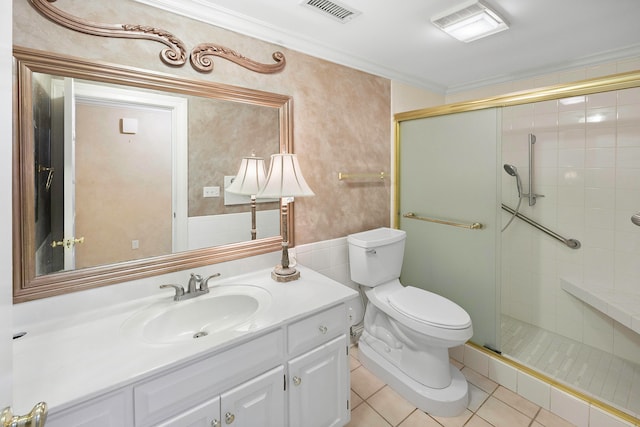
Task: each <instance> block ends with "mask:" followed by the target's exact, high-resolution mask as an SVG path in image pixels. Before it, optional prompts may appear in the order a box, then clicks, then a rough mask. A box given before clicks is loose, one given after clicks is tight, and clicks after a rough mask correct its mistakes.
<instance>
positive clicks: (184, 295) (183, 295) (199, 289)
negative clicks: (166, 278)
mask: <svg viewBox="0 0 640 427" xmlns="http://www.w3.org/2000/svg"><path fill="white" fill-rule="evenodd" d="M218 276H220V273H215V274H212V275H211V276H209V277H207V278H206V279H202V276H200V275H199V274H194V273H191V277H190V278H189V284H188V285H187V291H186V292H185V290H184V288H183V287H182V286H180V285H160V289H164V288H173V289H175V290H176V294H175V295H174V296H173V300H174V301H183V300H186V299H191V298H195V297H198V296H200V295H204V294H208V293H209V279H213V278H214V277H218Z"/></svg>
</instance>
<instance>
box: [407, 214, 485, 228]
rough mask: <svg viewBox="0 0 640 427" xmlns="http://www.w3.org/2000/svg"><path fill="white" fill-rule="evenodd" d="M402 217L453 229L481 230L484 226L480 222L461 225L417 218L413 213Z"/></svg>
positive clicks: (440, 220)
mask: <svg viewBox="0 0 640 427" xmlns="http://www.w3.org/2000/svg"><path fill="white" fill-rule="evenodd" d="M402 216H403V217H405V218H409V219H419V220H420V221H427V222H435V223H436V224H444V225H451V226H453V227H461V228H468V229H470V230H481V229H482V224H480V223H479V222H474V223H473V224H461V223H459V222H452V221H445V220H442V219H435V218H425V217H422V216H417V215H416V214H414V213H413V212H407V213H406V214H404V215H402Z"/></svg>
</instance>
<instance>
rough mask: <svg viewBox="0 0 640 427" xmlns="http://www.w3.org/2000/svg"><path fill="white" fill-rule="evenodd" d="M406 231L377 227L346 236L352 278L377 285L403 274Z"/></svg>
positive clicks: (359, 281)
mask: <svg viewBox="0 0 640 427" xmlns="http://www.w3.org/2000/svg"><path fill="white" fill-rule="evenodd" d="M405 240H406V233H405V232H404V231H403V230H395V229H393V228H376V229H373V230H369V231H363V232H361V233H355V234H350V235H349V236H347V242H348V244H349V269H350V271H351V280H353V281H354V282H356V283H359V284H361V285H364V286H369V287H373V286H378V285H381V284H383V283H387V282H389V281H391V280H395V279H397V278H399V277H400V270H401V269H402V258H403V256H404V242H405Z"/></svg>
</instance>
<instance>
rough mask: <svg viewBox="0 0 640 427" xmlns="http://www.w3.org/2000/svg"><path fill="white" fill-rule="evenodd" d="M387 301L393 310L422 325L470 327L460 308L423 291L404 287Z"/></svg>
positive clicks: (453, 327) (464, 313)
mask: <svg viewBox="0 0 640 427" xmlns="http://www.w3.org/2000/svg"><path fill="white" fill-rule="evenodd" d="M387 301H388V302H389V305H390V306H391V307H392V308H393V309H394V310H396V311H398V312H399V313H402V314H403V315H405V316H407V317H409V318H411V319H413V320H415V321H416V322H420V323H422V324H426V325H430V326H434V327H437V328H443V329H466V328H468V327H469V326H471V318H470V317H469V314H468V313H467V312H466V311H465V310H464V309H463V308H462V307H460V306H459V305H458V304H456V303H454V302H453V301H450V300H448V299H447V298H444V297H442V296H440V295H437V294H434V293H432V292H429V291H426V290H424V289H419V288H416V287H413V286H406V287H403V288H402V289H399V290H398V291H396V292H393V293H392V294H390V295H389V296H388V297H387ZM425 307H428V309H426V308H425Z"/></svg>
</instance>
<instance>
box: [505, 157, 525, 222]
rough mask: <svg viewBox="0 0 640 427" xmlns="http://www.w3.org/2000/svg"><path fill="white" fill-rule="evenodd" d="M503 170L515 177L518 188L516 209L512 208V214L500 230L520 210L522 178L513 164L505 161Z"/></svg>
mask: <svg viewBox="0 0 640 427" xmlns="http://www.w3.org/2000/svg"><path fill="white" fill-rule="evenodd" d="M504 170H505V172H507V173H508V174H509V175H511V176H515V177H516V186H517V188H518V206H516V209H515V210H514V213H513V215H512V216H511V218H510V219H509V222H507V224H506V225H505V226H504V227H502V230H501V231H504V230H506V229H507V227H508V226H509V225H510V224H511V223H512V222H513V220H514V219H515V217H516V215H518V212H519V211H520V204H521V203H522V180H521V179H520V174H518V169H517V168H516V167H515V166H513V165H510V164H508V163H505V164H504Z"/></svg>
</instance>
